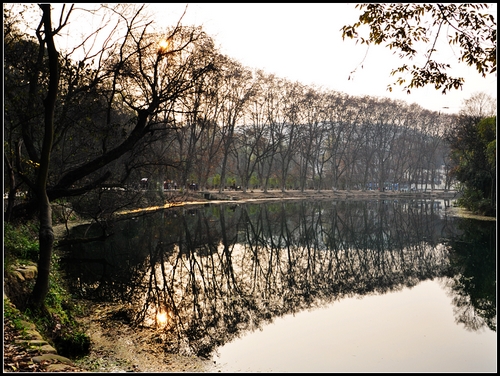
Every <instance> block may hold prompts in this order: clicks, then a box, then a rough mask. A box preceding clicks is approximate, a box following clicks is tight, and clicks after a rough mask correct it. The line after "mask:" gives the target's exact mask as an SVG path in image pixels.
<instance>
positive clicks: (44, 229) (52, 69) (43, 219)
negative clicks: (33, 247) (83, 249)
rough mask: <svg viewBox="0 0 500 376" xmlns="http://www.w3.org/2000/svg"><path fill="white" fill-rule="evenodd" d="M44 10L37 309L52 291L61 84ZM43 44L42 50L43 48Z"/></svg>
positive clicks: (47, 10)
mask: <svg viewBox="0 0 500 376" xmlns="http://www.w3.org/2000/svg"><path fill="white" fill-rule="evenodd" d="M40 8H41V9H42V11H43V15H42V20H43V25H44V35H45V44H46V46H47V51H48V56H49V88H48V92H47V97H46V98H45V101H44V106H45V120H44V121H45V127H44V130H45V132H44V136H43V144H42V154H41V158H40V166H39V168H38V176H37V180H36V194H37V198H38V200H39V219H40V230H39V246H40V255H39V257H38V274H37V278H36V282H35V287H34V288H33V291H32V293H31V296H30V301H29V305H30V306H31V307H33V308H35V309H40V308H43V307H44V302H45V297H46V296H47V293H48V292H49V276H50V263H51V259H52V249H53V246H54V230H53V228H52V208H51V206H50V201H49V198H48V196H47V179H48V173H49V165H50V153H51V150H52V143H53V140H54V109H55V103H56V98H57V91H58V85H59V66H58V64H59V63H58V53H57V50H56V47H55V44H54V38H53V31H52V21H51V15H50V4H40ZM43 47H44V46H43V44H41V48H43Z"/></svg>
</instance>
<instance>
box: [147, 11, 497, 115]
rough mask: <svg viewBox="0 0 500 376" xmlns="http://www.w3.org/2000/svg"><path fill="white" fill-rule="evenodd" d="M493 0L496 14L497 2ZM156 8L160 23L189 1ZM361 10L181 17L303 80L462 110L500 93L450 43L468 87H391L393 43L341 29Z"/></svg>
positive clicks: (246, 58)
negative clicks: (364, 39)
mask: <svg viewBox="0 0 500 376" xmlns="http://www.w3.org/2000/svg"><path fill="white" fill-rule="evenodd" d="M492 5H494V6H495V8H494V9H493V14H495V17H496V5H495V4H492ZM149 6H150V7H152V9H154V13H155V15H156V16H157V22H158V24H159V25H160V26H167V25H169V24H170V25H171V24H173V22H176V21H177V20H178V18H179V17H180V16H181V14H182V13H183V11H184V9H185V6H186V3H175V4H150V5H149ZM359 14H360V11H359V10H358V9H355V4H354V3H349V4H345V3H344V4H332V3H330V4H328V3H311V4H305V3H291V4H273V3H271V4H266V3H232V4H222V3H201V4H200V3H189V5H188V8H187V13H186V15H185V17H184V19H183V22H182V23H183V24H184V25H192V24H195V25H202V26H203V28H204V30H205V31H206V32H207V33H208V34H209V35H211V36H212V37H213V38H214V39H215V41H216V44H217V45H218V46H219V48H220V50H221V52H223V53H224V54H226V55H228V56H230V57H232V58H234V59H236V60H238V61H239V62H241V63H242V64H244V65H245V66H247V67H249V68H261V69H263V70H264V71H265V72H267V73H274V74H276V75H277V76H280V77H284V78H287V79H289V80H292V81H299V82H302V83H303V84H311V85H312V84H314V85H317V86H320V87H324V88H328V89H333V90H337V91H342V92H345V93H348V94H351V95H356V96H362V95H372V96H379V97H389V98H392V99H402V100H405V101H406V102H408V103H418V104H419V105H421V106H422V107H424V108H427V109H430V110H434V111H442V112H457V111H458V110H459V109H460V106H461V104H462V101H463V100H464V99H467V98H469V97H470V96H471V95H472V94H474V93H476V92H485V93H487V94H489V95H491V96H493V97H495V98H496V92H497V84H496V81H497V77H496V75H495V74H493V75H490V76H489V77H488V78H486V79H484V78H482V77H481V76H480V75H479V74H478V73H477V72H476V71H475V69H473V68H472V67H467V66H466V65H465V64H458V63H457V62H458V57H457V56H458V55H457V54H458V49H457V48H456V47H455V48H454V49H452V48H451V47H450V46H449V45H448V44H446V45H444V46H443V48H442V49H441V51H440V53H441V54H443V56H445V61H446V62H448V63H450V64H451V65H452V68H454V69H453V70H452V72H453V73H454V74H457V75H461V76H462V77H464V78H465V84H464V86H463V90H461V91H456V90H455V91H452V92H450V93H449V94H446V95H442V94H441V92H440V91H437V90H435V89H434V87H432V86H429V87H426V88H421V89H414V90H412V93H411V94H410V95H408V94H406V92H404V91H403V88H402V87H399V86H396V87H394V89H393V92H392V93H390V92H389V91H387V85H388V84H390V83H392V82H393V80H394V77H391V76H390V75H389V73H390V71H391V69H394V68H396V67H399V66H400V65H401V60H399V58H398V57H397V56H395V55H393V53H392V51H391V50H389V49H388V48H386V47H383V46H372V47H370V48H369V50H368V51H367V47H366V46H365V45H360V44H358V45H356V44H355V42H354V41H353V40H347V39H346V40H345V41H343V40H342V33H341V31H340V29H341V28H342V26H344V25H347V24H352V23H354V22H356V21H357V20H358V17H359ZM365 55H366V58H365V59H364V57H365ZM363 59H364V61H363ZM361 63H362V64H363V67H361V66H360V64H361ZM408 63H411V64H413V62H408ZM356 68H357V69H356ZM354 70H356V72H355V73H354V74H351V72H352V71H354ZM349 77H350V78H351V79H349ZM445 107H448V108H449V110H447V109H445Z"/></svg>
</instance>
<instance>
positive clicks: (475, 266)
mask: <svg viewBox="0 0 500 376" xmlns="http://www.w3.org/2000/svg"><path fill="white" fill-rule="evenodd" d="M448 204H449V203H448V202H444V201H422V200H412V201H401V200H399V201H396V200H390V201H389V200H386V201H383V200H378V201H317V202H312V201H290V202H280V203H266V204H256V203H254V204H245V205H234V204H233V205H207V206H200V207H185V208H176V209H169V210H166V211H161V212H157V213H154V214H148V215H144V216H140V217H136V218H131V219H127V220H120V221H118V222H116V223H114V224H111V226H110V227H109V228H108V231H111V232H112V233H113V236H111V237H108V238H107V239H106V241H94V242H87V243H81V244H74V245H72V246H71V247H68V248H67V249H66V250H65V257H64V258H63V261H66V262H64V263H63V265H65V269H66V272H67V274H68V277H69V279H70V280H71V281H72V282H73V284H72V286H71V288H72V291H73V293H74V294H75V295H77V296H81V297H82V298H85V299H92V300H95V301H100V302H122V303H126V304H127V307H131V310H132V316H133V321H134V322H136V323H140V324H142V325H151V326H156V327H157V330H158V331H160V332H162V333H164V334H165V336H166V338H169V340H167V341H166V342H165V343H163V346H164V347H165V348H166V349H167V350H169V351H178V352H180V353H184V354H196V355H200V356H205V357H208V358H211V359H213V360H214V361H215V366H214V371H221V372H235V371H240V372H247V371H248V372H419V371H424V372H426V371H428V372H433V371H434V372H483V371H486V372H494V371H496V352H497V351H496V246H495V245H496V231H495V225H496V222H484V221H476V220H471V219H462V218H453V217H449V216H448V215H447V212H446V210H445V206H447V205H448ZM83 234H85V235H86V236H96V237H97V236H99V235H101V230H100V229H99V228H98V227H97V226H91V227H88V226H81V227H79V228H76V229H75V230H74V231H73V233H72V235H73V236H74V237H75V238H78V237H81V236H82V235H83ZM164 317H166V321H164ZM159 346H160V345H159Z"/></svg>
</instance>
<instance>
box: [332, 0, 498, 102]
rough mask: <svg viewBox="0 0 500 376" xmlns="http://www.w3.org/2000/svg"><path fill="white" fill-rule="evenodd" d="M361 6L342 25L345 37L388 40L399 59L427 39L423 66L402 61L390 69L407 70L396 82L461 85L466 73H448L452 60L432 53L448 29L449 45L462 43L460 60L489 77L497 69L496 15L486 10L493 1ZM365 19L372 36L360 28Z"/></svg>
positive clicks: (438, 87) (409, 56)
mask: <svg viewBox="0 0 500 376" xmlns="http://www.w3.org/2000/svg"><path fill="white" fill-rule="evenodd" d="M356 8H358V9H360V10H363V13H362V14H361V15H360V16H359V21H358V22H355V23H354V24H352V25H346V26H344V27H342V29H341V31H342V38H343V39H344V40H345V38H351V39H355V40H356V43H358V42H361V44H366V45H368V46H369V45H371V44H375V45H378V44H384V43H386V46H387V47H389V49H391V50H395V53H399V56H400V58H401V59H409V60H412V59H413V58H415V57H416V56H419V55H420V53H419V52H418V50H417V46H416V45H417V44H419V43H424V44H425V45H427V50H426V51H425V52H424V57H425V63H424V64H423V65H422V66H418V65H416V64H413V65H412V66H409V65H407V64H403V65H402V66H400V67H398V68H395V69H393V70H392V71H391V75H392V76H395V75H397V74H405V73H408V74H409V76H410V79H409V82H408V80H407V78H404V77H403V76H400V77H398V78H397V79H396V81H395V82H394V83H393V84H390V85H388V90H389V91H392V88H393V85H395V84H397V85H400V86H403V87H404V89H405V90H406V91H407V92H408V93H410V90H411V89H413V88H419V87H423V86H425V85H434V87H435V88H436V90H442V92H443V94H445V93H446V92H447V91H449V90H451V89H461V88H462V86H463V83H464V79H463V78H462V77H453V76H451V75H450V74H448V73H447V70H449V69H450V68H451V64H449V62H440V61H437V60H435V59H434V56H435V53H436V52H437V49H436V44H437V41H438V39H439V38H440V37H441V36H442V35H443V33H446V37H447V42H448V44H449V45H450V46H458V47H459V53H458V60H457V63H460V62H462V63H466V64H467V65H468V66H473V67H475V69H476V70H477V72H478V73H479V74H480V75H481V76H482V77H486V76H487V75H488V74H492V73H495V72H496V67H497V61H496V52H497V49H496V19H495V17H494V15H493V14H491V13H488V10H489V4H446V5H445V4H419V3H415V4H402V3H398V4H384V3H378V4H357V5H356ZM363 25H367V26H368V27H369V36H368V37H363V36H360V34H359V29H360V28H361V27H362V26H363Z"/></svg>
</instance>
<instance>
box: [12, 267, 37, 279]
mask: <svg viewBox="0 0 500 376" xmlns="http://www.w3.org/2000/svg"><path fill="white" fill-rule="evenodd" d="M16 271H17V272H19V273H21V274H22V275H23V277H24V278H25V279H35V278H36V275H37V273H38V269H37V267H36V265H21V266H20V267H18V268H17V269H16Z"/></svg>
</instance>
